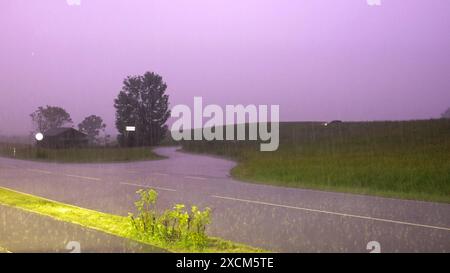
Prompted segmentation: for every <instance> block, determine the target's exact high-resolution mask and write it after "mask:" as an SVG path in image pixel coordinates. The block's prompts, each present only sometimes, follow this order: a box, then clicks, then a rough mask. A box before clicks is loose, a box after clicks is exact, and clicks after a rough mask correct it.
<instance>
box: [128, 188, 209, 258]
mask: <svg viewBox="0 0 450 273" xmlns="http://www.w3.org/2000/svg"><path fill="white" fill-rule="evenodd" d="M136 193H137V194H139V200H138V201H136V202H135V206H136V209H137V215H136V216H135V215H134V214H130V216H129V217H130V220H131V223H132V226H133V228H134V230H135V231H136V232H137V233H138V234H139V235H140V236H141V237H142V238H143V239H150V240H157V241H160V242H163V243H165V244H180V245H181V246H183V247H186V248H193V249H203V248H204V247H205V246H206V245H207V241H208V236H207V235H206V226H207V225H208V224H210V223H211V209H210V208H206V209H205V210H203V211H201V210H199V209H198V208H197V207H196V206H192V207H191V210H190V211H188V210H186V207H185V205H184V204H176V205H175V206H174V207H173V208H172V209H168V210H165V211H164V212H163V213H158V211H157V209H156V201H157V199H158V193H157V192H156V191H155V190H153V189H149V190H139V191H137V192H136Z"/></svg>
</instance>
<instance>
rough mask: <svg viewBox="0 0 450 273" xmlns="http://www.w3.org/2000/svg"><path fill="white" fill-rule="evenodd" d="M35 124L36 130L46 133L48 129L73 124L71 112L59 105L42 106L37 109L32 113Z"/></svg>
mask: <svg viewBox="0 0 450 273" xmlns="http://www.w3.org/2000/svg"><path fill="white" fill-rule="evenodd" d="M30 116H31V120H32V122H33V126H34V129H35V131H36V132H41V133H45V132H46V131H48V130H50V129H53V128H58V127H62V126H64V125H68V124H72V119H71V118H70V115H69V113H67V111H66V110H64V109H63V108H61V107H58V106H48V105H47V106H46V107H45V108H44V107H42V106H40V107H39V108H38V109H37V110H36V111H34V112H33V113H31V114H30Z"/></svg>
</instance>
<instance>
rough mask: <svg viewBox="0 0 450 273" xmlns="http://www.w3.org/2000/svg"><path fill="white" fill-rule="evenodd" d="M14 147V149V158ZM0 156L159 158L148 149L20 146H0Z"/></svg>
mask: <svg viewBox="0 0 450 273" xmlns="http://www.w3.org/2000/svg"><path fill="white" fill-rule="evenodd" d="M14 147H15V148H16V156H15V157H14V152H13V148H14ZM0 156H4V157H11V158H17V159H25V160H39V161H49V162H63V163H93V162H126V161H139V160H154V159H160V158H161V157H160V156H158V155H156V154H155V153H153V151H152V149H151V148H150V147H138V148H119V147H98V148H79V149H76V148H73V149H44V148H36V147H34V146H31V145H20V144H0Z"/></svg>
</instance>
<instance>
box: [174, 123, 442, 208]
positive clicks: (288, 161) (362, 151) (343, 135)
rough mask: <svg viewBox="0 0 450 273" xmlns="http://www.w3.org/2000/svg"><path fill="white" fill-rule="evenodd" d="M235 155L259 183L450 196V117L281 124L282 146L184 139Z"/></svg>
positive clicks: (245, 175) (193, 147)
mask: <svg viewBox="0 0 450 273" xmlns="http://www.w3.org/2000/svg"><path fill="white" fill-rule="evenodd" d="M182 144H183V147H184V149H186V150H190V151H194V152H201V153H214V154H218V155H223V156H227V157H231V158H234V159H236V160H238V161H239V165H238V166H237V167H236V168H235V169H233V171H232V174H233V175H234V176H235V177H237V178H240V179H244V180H248V181H251V182H257V183H266V184H274V185H281V186H288V187H302V188H314V189H325V190H336V191H346V192H354V193H363V194H375V195H382V196H389V197H398V198H408V199H419V200H432V201H441V202H450V120H444V119H441V120H418V121H386V122H346V123H342V124H334V125H333V126H324V125H323V124H322V123H318V122H298V123H281V124H280V147H279V149H278V150H277V151H275V152H259V144H258V143H256V142H254V141H243V142H232V141H211V142H207V141H184V142H182Z"/></svg>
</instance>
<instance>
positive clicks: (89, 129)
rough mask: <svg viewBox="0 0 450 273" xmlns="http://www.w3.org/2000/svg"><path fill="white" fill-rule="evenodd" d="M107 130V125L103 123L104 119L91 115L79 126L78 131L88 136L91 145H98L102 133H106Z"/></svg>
mask: <svg viewBox="0 0 450 273" xmlns="http://www.w3.org/2000/svg"><path fill="white" fill-rule="evenodd" d="M105 128H106V124H105V123H103V119H102V118H101V117H99V116H96V115H90V116H88V117H86V118H85V119H84V120H83V121H82V122H81V123H80V124H78V129H79V130H80V131H81V132H83V133H85V134H86V135H87V136H88V139H89V143H91V144H96V143H98V136H99V134H100V131H103V132H104V131H105Z"/></svg>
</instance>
